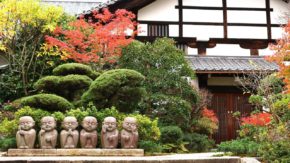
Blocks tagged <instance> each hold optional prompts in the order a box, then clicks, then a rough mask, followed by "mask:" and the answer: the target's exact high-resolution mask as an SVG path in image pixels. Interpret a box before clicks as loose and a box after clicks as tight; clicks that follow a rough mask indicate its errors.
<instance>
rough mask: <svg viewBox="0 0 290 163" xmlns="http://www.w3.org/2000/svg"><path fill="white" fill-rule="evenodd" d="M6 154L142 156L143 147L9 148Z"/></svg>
mask: <svg viewBox="0 0 290 163" xmlns="http://www.w3.org/2000/svg"><path fill="white" fill-rule="evenodd" d="M7 155H8V156H144V150H143V149H9V150H8V153H7Z"/></svg>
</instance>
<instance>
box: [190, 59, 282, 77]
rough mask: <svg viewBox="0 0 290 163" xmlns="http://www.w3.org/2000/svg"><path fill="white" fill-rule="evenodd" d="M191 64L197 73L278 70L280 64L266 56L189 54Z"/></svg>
mask: <svg viewBox="0 0 290 163" xmlns="http://www.w3.org/2000/svg"><path fill="white" fill-rule="evenodd" d="M186 58H187V59H188V61H189V63H190V66H191V68H192V69H193V70H195V71H196V72H197V73H206V72H217V73H218V72H229V73H230V72H235V73H236V72H247V71H261V70H262V71H277V70H278V68H279V67H278V65H277V64H275V63H272V62H268V61H266V60H265V59H264V57H246V56H245V57H244V56H243V57H242V56H187V57H186Z"/></svg>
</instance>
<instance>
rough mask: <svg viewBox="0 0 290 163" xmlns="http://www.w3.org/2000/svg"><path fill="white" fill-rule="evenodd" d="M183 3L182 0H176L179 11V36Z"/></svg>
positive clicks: (181, 33) (181, 31)
mask: <svg viewBox="0 0 290 163" xmlns="http://www.w3.org/2000/svg"><path fill="white" fill-rule="evenodd" d="M182 6H183V3H182V0H178V11H179V12H178V13H179V37H180V38H181V37H183V23H182V22H183V9H182Z"/></svg>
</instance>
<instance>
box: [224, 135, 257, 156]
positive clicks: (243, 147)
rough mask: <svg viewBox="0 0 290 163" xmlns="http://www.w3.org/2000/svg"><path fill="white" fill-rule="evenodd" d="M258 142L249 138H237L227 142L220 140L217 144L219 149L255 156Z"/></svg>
mask: <svg viewBox="0 0 290 163" xmlns="http://www.w3.org/2000/svg"><path fill="white" fill-rule="evenodd" d="M259 147H260V144H259V143H257V142H255V141H252V140H249V139H246V138H244V139H237V140H232V141H227V142H222V143H221V144H219V145H218V150H219V151H224V152H233V153H234V154H236V155H244V154H246V155H247V156H257V151H258V149H259Z"/></svg>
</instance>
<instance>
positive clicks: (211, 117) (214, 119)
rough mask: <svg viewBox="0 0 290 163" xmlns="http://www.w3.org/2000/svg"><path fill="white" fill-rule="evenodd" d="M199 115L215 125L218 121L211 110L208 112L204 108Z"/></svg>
mask: <svg viewBox="0 0 290 163" xmlns="http://www.w3.org/2000/svg"><path fill="white" fill-rule="evenodd" d="M201 114H202V116H203V117H207V118H208V119H210V120H211V121H212V122H214V123H215V124H218V122H219V120H218V118H217V116H216V114H215V113H214V111H213V110H209V109H207V108H204V109H203V110H202V113H201Z"/></svg>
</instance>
